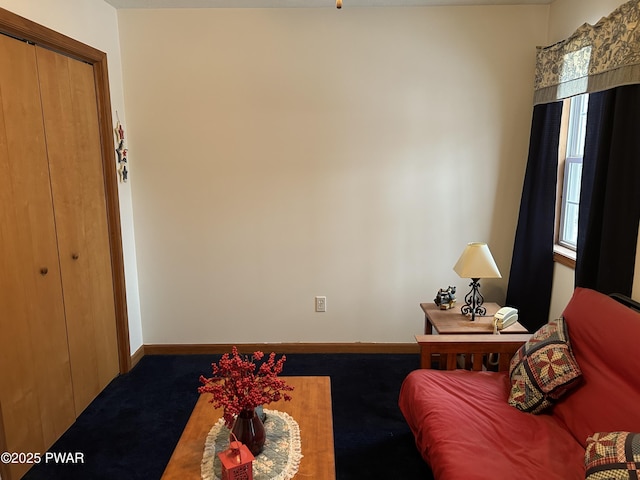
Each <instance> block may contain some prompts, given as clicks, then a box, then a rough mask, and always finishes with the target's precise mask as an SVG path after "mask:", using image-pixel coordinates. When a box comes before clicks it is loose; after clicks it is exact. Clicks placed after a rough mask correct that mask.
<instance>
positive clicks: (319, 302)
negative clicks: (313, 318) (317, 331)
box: [316, 296, 327, 312]
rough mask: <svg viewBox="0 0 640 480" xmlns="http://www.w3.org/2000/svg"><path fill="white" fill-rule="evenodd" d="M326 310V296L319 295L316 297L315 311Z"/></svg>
mask: <svg viewBox="0 0 640 480" xmlns="http://www.w3.org/2000/svg"><path fill="white" fill-rule="evenodd" d="M326 311H327V297H325V296H321V297H316V312H326Z"/></svg>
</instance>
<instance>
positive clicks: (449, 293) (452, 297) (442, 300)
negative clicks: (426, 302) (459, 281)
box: [433, 286, 456, 310]
mask: <svg viewBox="0 0 640 480" xmlns="http://www.w3.org/2000/svg"><path fill="white" fill-rule="evenodd" d="M433 301H434V303H435V304H436V305H438V306H439V307H440V310H448V309H450V308H453V306H454V305H455V304H456V287H451V286H450V287H449V288H447V289H446V290H445V289H444V288H441V289H440V290H438V293H437V294H436V298H434V300H433Z"/></svg>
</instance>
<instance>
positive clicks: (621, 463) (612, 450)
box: [584, 432, 640, 480]
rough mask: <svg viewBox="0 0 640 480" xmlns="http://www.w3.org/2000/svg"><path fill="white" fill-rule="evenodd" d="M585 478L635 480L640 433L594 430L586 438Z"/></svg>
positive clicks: (639, 450) (637, 468) (639, 464)
mask: <svg viewBox="0 0 640 480" xmlns="http://www.w3.org/2000/svg"><path fill="white" fill-rule="evenodd" d="M584 466H585V469H586V471H585V479H586V480H627V479H633V480H638V479H639V478H640V475H639V473H638V471H640V433H630V432H607V433H596V434H594V435H592V436H591V437H589V438H587V450H586V452H585V454H584Z"/></svg>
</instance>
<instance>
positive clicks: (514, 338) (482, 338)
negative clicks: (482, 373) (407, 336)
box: [416, 334, 531, 371]
mask: <svg viewBox="0 0 640 480" xmlns="http://www.w3.org/2000/svg"><path fill="white" fill-rule="evenodd" d="M530 338H531V335H530V334H508V335H492V334H489V335H485V334H479V335H416V341H417V342H418V345H420V367H421V368H431V360H432V356H433V355H439V358H440V368H443V367H444V368H446V369H447V370H454V369H456V368H457V356H458V355H460V354H464V355H465V363H466V367H467V368H471V369H472V370H482V368H483V366H484V365H485V364H484V358H485V356H488V355H489V354H492V353H495V354H498V355H499V360H498V364H497V365H498V370H499V371H503V370H509V362H510V361H511V357H513V355H514V354H515V353H516V352H517V351H518V349H519V348H520V347H521V346H522V345H523V344H524V343H526V342H527V341H528V340H529V339H530Z"/></svg>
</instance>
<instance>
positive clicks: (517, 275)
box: [506, 102, 562, 332]
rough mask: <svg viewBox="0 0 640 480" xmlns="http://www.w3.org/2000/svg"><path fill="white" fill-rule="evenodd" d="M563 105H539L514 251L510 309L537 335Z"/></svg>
mask: <svg viewBox="0 0 640 480" xmlns="http://www.w3.org/2000/svg"><path fill="white" fill-rule="evenodd" d="M561 116H562V102H555V103H547V104H543V105H536V106H535V107H534V109H533V119H532V122H531V140H530V143H529V159H528V161H527V169H526V173H525V177H524V186H523V189H522V199H521V201H520V214H519V217H518V226H517V229H516V238H515V243H514V247H513V259H512V261H511V272H510V274H509V286H508V288H507V300H506V304H507V305H509V306H511V307H515V308H517V309H518V311H519V312H518V313H519V318H518V321H519V322H520V323H521V324H522V325H524V326H525V327H526V328H527V330H529V331H530V332H533V331H535V330H537V329H538V328H540V327H541V326H542V325H544V324H545V323H547V320H548V317H549V305H550V304H551V287H552V282H553V242H554V237H553V235H554V222H555V209H556V182H557V177H558V143H559V138H560V118H561Z"/></svg>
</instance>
